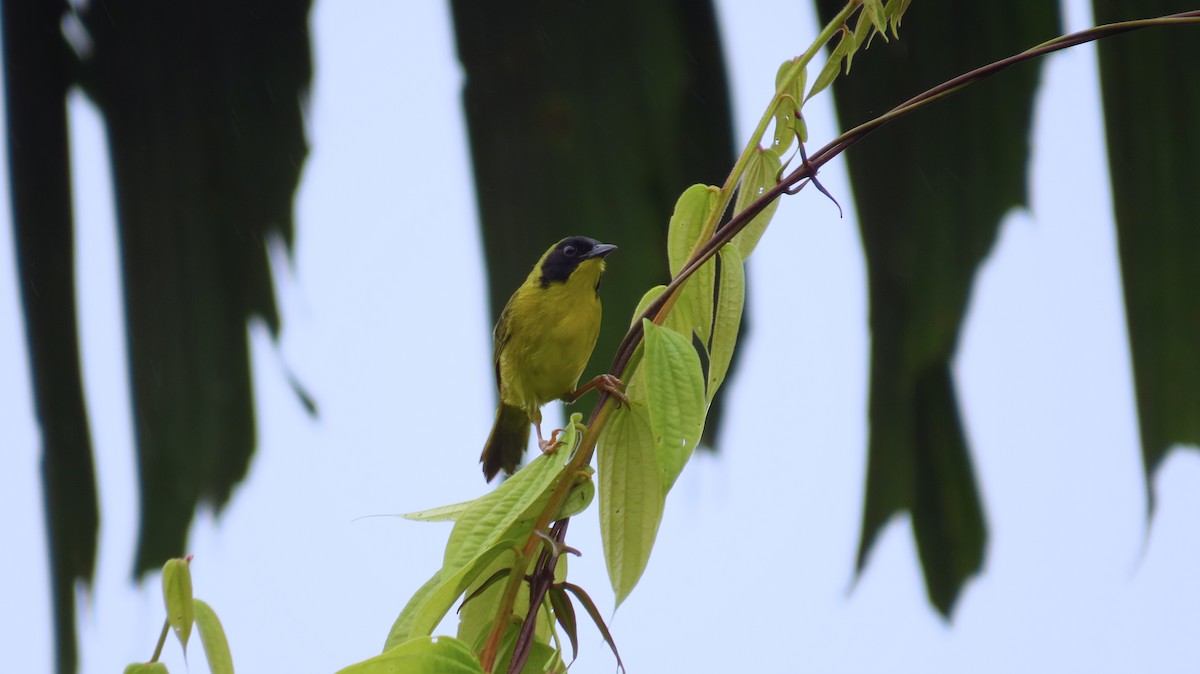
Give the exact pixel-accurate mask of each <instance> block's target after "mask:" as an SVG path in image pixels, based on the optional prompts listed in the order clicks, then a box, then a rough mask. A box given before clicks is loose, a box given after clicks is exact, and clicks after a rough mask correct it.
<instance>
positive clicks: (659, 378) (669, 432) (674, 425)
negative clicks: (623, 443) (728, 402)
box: [643, 321, 708, 494]
mask: <svg viewBox="0 0 1200 674" xmlns="http://www.w3.org/2000/svg"><path fill="white" fill-rule="evenodd" d="M643 326H644V329H645V331H646V356H645V361H644V363H643V365H644V369H645V373H646V374H645V385H646V399H647V403H648V405H647V407H648V410H649V415H648V416H649V420H650V428H651V432H652V434H653V438H654V444H655V453H656V455H657V456H658V463H659V466H660V467H661V469H662V490H663V494H666V493H667V492H668V491H669V490H670V489H671V486H672V485H674V484H675V479H676V478H677V477H679V473H680V472H681V471H682V470H683V467H684V465H686V464H687V461H688V459H689V458H691V456H692V450H694V449H695V448H696V443H698V442H699V441H700V434H701V433H702V432H703V431H704V414H705V412H706V411H707V409H708V406H707V401H706V399H705V397H704V375H703V373H702V371H701V368H700V357H699V356H698V355H697V354H696V349H695V348H693V347H692V343H691V341H690V340H688V339H685V338H684V337H683V336H681V335H679V334H678V333H676V332H673V331H671V330H665V329H663V328H660V327H658V326H657V325H654V324H653V323H651V322H650V321H644V322H643Z"/></svg>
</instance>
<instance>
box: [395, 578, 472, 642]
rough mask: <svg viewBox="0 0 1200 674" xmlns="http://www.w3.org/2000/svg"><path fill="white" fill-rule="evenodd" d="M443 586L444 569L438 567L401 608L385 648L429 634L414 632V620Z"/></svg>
mask: <svg viewBox="0 0 1200 674" xmlns="http://www.w3.org/2000/svg"><path fill="white" fill-rule="evenodd" d="M441 586H442V571H441V569H438V570H437V571H434V572H433V577H431V578H430V579H429V580H427V581H425V584H424V585H422V586H421V587H419V588H417V591H416V592H414V593H413V596H412V597H409V599H408V602H407V603H405V605H404V608H403V609H401V610H400V615H398V616H396V620H395V621H394V622H393V623H392V629H391V630H390V631H389V632H388V637H387V641H386V642H385V643H384V645H383V650H385V651H386V650H388V649H390V648H395V647H396V646H399V645H400V644H402V643H404V642H406V641H408V640H409V639H412V638H413V637H417V636H428V635H427V634H423V633H422V634H416V633H414V632H413V622H414V621H415V620H416V618H417V614H418V613H420V611H421V608H423V607H424V606H425V603H426V602H427V601H428V600H429V598H430V597H431V596H432V595H433V594H434V593H435V592H437V590H438V589H439V588H440V587H441ZM455 596H457V595H455ZM450 601H451V602H453V601H454V598H453V597H452V598H451V599H450ZM446 610H450V606H449V605H447V606H446ZM439 620H440V619H439Z"/></svg>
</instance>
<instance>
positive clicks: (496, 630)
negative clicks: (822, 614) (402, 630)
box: [480, 10, 1200, 672]
mask: <svg viewBox="0 0 1200 674" xmlns="http://www.w3.org/2000/svg"><path fill="white" fill-rule="evenodd" d="M839 16H840V15H839ZM847 16H848V15H847ZM1195 23H1200V10H1191V11H1187V12H1180V13H1178V14H1171V15H1168V16H1161V17H1156V18H1152V19H1139V20H1136V21H1122V22H1119V23H1110V24H1105V25H1102V26H1095V27H1093V28H1089V29H1087V30H1082V31H1078V32H1075V33H1069V34H1067V35H1062V36H1060V37H1057V38H1054V39H1053V40H1049V41H1047V42H1044V43H1042V44H1040V45H1037V46H1036V47H1032V48H1030V49H1027V50H1025V51H1023V52H1021V53H1019V54H1015V55H1013V56H1009V57H1007V58H1004V59H1001V60H999V61H994V62H992V63H990V64H988V65H985V66H981V67H979V68H976V69H974V70H971V71H969V72H966V73H963V74H962V75H959V76H958V77H955V78H953V79H951V80H947V81H945V82H943V83H942V84H939V85H937V86H935V87H933V88H931V89H928V90H926V91H925V92H923V93H921V94H918V95H916V96H914V97H912V98H910V99H909V100H907V101H905V102H904V103H901V104H900V105H898V106H896V107H895V108H892V109H891V110H890V111H888V112H887V113H885V114H884V115H882V116H880V117H877V118H875V119H873V120H871V121H869V122H866V123H863V124H860V125H858V126H856V127H854V128H853V129H850V130H849V131H846V132H844V133H842V134H841V135H840V136H838V137H837V138H835V139H833V140H832V141H830V142H829V143H827V144H826V145H825V146H824V147H822V148H821V149H820V150H818V151H817V152H815V153H813V154H812V155H811V156H809V157H808V159H807V160H806V161H804V162H802V163H801V164H800V166H798V167H796V168H795V169H794V170H792V172H790V173H789V174H788V175H787V176H786V177H784V178H783V179H782V180H780V181H779V183H778V184H776V185H775V186H774V187H772V188H771V189H769V190H767V191H766V192H764V193H763V195H762V196H760V197H759V198H758V199H755V200H754V201H753V202H751V203H750V204H749V205H748V206H747V207H746V209H745V210H743V211H742V212H741V213H738V214H736V215H734V216H733V217H732V218H730V219H729V221H728V222H726V223H725V224H724V225H722V226H721V227H718V228H716V229H715V230H714V231H713V233H712V236H711V237H709V238H708V240H707V241H705V242H704V243H703V245H700V246H699V247H697V249H696V250H695V251H694V252H693V253H692V255H691V257H690V258H689V259H688V263H687V264H686V265H684V267H683V269H681V270H680V271H679V273H678V274H677V275H676V276H675V278H673V279H671V282H670V283H669V284H668V285H667V287H666V289H665V290H664V291H663V292H662V294H661V295H659V296H658V298H656V299H655V300H654V301H653V302H651V303H650V305H649V306H647V307H646V309H645V311H643V312H642V314H641V315H640V316H638V317H637V319H636V320H634V322H633V325H632V326H631V327H630V329H629V332H627V333H625V337H624V339H622V340H621V344H620V345H619V346H618V347H617V355H616V357H615V358H614V359H613V363H612V366H611V367H610V368H609V374H612V375H614V376H620V375H621V373H622V371H623V370H624V369H625V367H626V366H627V365H628V364H629V360H630V358H632V356H633V353H634V350H635V349H636V348H637V345H638V343H639V342H640V341H641V339H642V337H643V334H642V332H643V331H642V319H644V318H649V319H651V320H652V321H653V322H654V323H655V324H661V323H662V321H663V319H664V318H665V317H666V309H667V308H668V307H669V303H670V302H671V301H672V299H671V298H672V296H673V295H674V294H675V291H676V290H678V288H679V286H681V285H682V284H683V283H684V282H685V281H686V280H687V279H688V278H689V277H691V275H692V274H694V273H695V272H696V270H697V269H699V268H700V267H701V266H702V265H703V264H704V263H705V262H707V261H708V260H710V259H712V257H713V256H714V255H716V254H717V251H719V250H720V249H721V247H722V246H724V245H725V244H727V243H729V242H730V241H731V240H732V239H733V237H734V235H736V234H737V233H738V232H740V231H742V229H744V228H745V227H746V225H747V224H749V223H750V221H751V220H752V219H753V218H754V216H756V215H758V214H759V213H760V212H761V211H762V210H763V209H765V208H766V207H767V206H768V205H770V204H771V202H773V201H775V199H777V198H779V197H780V196H781V195H783V194H785V193H786V194H795V193H796V192H798V191H799V190H800V189H802V188H803V187H804V186H805V185H807V184H808V182H810V181H812V180H813V179H814V178H815V177H816V175H817V171H818V170H820V168H821V167H822V166H824V165H825V164H827V163H829V162H830V161H831V160H832V159H833V158H834V157H836V156H837V155H839V154H841V153H842V152H845V151H846V149H847V148H849V147H850V146H852V145H854V144H855V143H857V142H858V141H860V140H862V139H863V138H865V137H866V136H868V135H869V134H871V133H872V132H874V131H876V130H877V129H879V128H880V127H882V126H884V125H885V124H887V123H888V122H891V121H894V120H896V119H898V118H900V117H903V116H904V115H907V114H909V113H911V112H914V111H916V110H919V109H920V108H923V107H925V106H926V105H930V104H931V103H934V102H935V101H938V100H941V99H942V98H945V97H947V96H950V95H952V94H955V93H958V92H959V91H962V90H963V89H966V88H967V87H969V86H971V85H973V84H975V83H977V82H979V81H981V80H983V79H986V78H988V77H991V76H993V75H995V74H997V73H999V72H1001V71H1003V70H1006V69H1008V68H1010V67H1012V66H1014V65H1017V64H1018V63H1023V62H1025V61H1029V60H1032V59H1035V58H1038V57H1041V56H1045V55H1047V54H1050V53H1053V52H1056V51H1060V50H1063V49H1067V48H1069V47H1074V46H1077V45H1081V44H1084V43H1087V42H1093V41H1095V40H1099V39H1102V38H1106V37H1112V36H1114V35H1120V34H1122V33H1128V32H1132V31H1135V30H1140V29H1143V28H1151V27H1163V26H1178V25H1187V24H1195ZM820 44H823V43H820ZM764 131H765V127H764ZM759 136H761V133H760V134H759ZM757 138H758V136H756V140H755V141H754V142H755V143H757ZM740 161H741V160H740V159H739V162H740ZM735 170H736V168H735ZM731 192H732V191H731ZM725 203H726V204H728V200H726V201H725ZM723 210H724V209H717V212H718V213H720V212H723ZM718 217H719V216H718ZM702 238H703V237H702ZM613 410H614V399H613V398H612V397H611V396H610V395H609V393H608V392H607V391H601V392H600V397H599V399H598V400H597V401H596V406H595V407H594V408H593V410H592V416H591V418H590V419H589V420H588V425H587V430H586V431H585V432H584V434H583V439H582V440H581V441H580V444H579V447H578V449H576V451H575V455H574V456H572V457H571V461H570V462H569V463H568V464H567V465H566V467H565V468H564V469H563V471H562V472H561V473H560V477H559V479H558V482H557V483H556V485H555V487H554V491H553V492H552V493H551V495H550V500H549V501H548V502H547V504H546V507H545V509H544V510H543V511H542V513H541V515H539V516H538V520H537V522H536V524H535V525H534V528H533V530H532V532H531V533H530V534H529V536H528V537H527V538H526V540H525V543H524V545H523V546H522V547H521V548H520V549H519V550H518V554H517V559H518V560H519V561H520V560H529V559H532V557H533V554H534V553H535V552H536V551H537V548H538V546H539V545H541V544H542V542H543V541H542V538H541V537H540V536H538V534H537V532H539V531H545V530H546V529H547V528H548V527H549V525H550V522H551V520H552V519H553V517H554V514H555V513H557V512H558V511H559V508H560V507H561V505H562V503H563V502H564V501H565V500H566V497H567V494H568V493H570V490H571V487H572V486H573V484H574V480H572V479H570V476H572V475H575V474H576V473H578V472H579V471H581V470H583V468H584V467H585V466H587V465H588V464H589V463H591V460H592V455H593V454H594V453H595V450H596V443H597V441H598V440H599V437H600V431H601V430H602V429H603V428H604V425H605V424H606V423H607V422H608V419H609V418H610V417H611V416H612V413H613ZM522 563H523V564H524V563H527V561H523V562H522ZM524 570H525V567H524V566H521V567H520V569H519V570H515V571H514V573H511V574H509V583H508V587H506V589H505V593H504V596H503V598H502V600H501V605H500V608H499V611H498V612H497V615H496V619H495V620H494V621H493V624H492V628H491V631H490V632H489V633H488V639H487V642H486V643H485V646H484V650H483V652H482V653H481V654H480V661H481V663H482V664H483V670H484V671H485V672H491V671H492V670H493V668H494V666H495V663H496V654H497V650H498V649H499V645H500V638H501V637H502V636H503V634H504V629H505V627H506V626H507V625H508V620H509V616H510V615H512V611H513V605H514V604H515V602H516V595H517V590H518V589H520V583H521V582H522V581H523V579H524ZM510 589H511V592H510V591H509V590H510ZM541 601H542V598H541V597H540V596H537V597H535V596H534V593H533V592H531V593H530V611H531V612H532V613H533V614H534V616H536V612H537V609H538V607H540V606H541ZM527 619H528V617H527ZM514 657H515V656H514Z"/></svg>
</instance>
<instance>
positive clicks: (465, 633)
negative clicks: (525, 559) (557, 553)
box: [457, 549, 536, 652]
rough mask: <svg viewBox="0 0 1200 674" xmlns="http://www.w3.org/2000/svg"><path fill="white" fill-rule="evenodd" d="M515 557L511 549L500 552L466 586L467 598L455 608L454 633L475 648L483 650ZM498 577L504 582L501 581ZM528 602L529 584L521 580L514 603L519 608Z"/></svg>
mask: <svg viewBox="0 0 1200 674" xmlns="http://www.w3.org/2000/svg"><path fill="white" fill-rule="evenodd" d="M515 559H516V557H515V554H514V553H513V552H512V550H511V549H510V550H506V551H504V552H502V553H501V554H500V555H497V556H496V558H495V559H494V560H492V562H491V563H490V564H488V565H487V567H485V568H484V569H482V570H481V572H480V573H479V576H478V578H477V580H475V581H473V582H471V584H470V585H468V586H467V588H466V592H465V594H466V596H467V599H465V600H464V602H465V603H464V604H463V605H462V607H461V608H460V609H459V611H458V630H457V637H458V638H459V639H461V640H462V641H463V643H465V644H467V645H469V646H471V648H472V649H473V650H475V651H476V652H479V651H482V650H483V643H484V641H485V640H486V639H487V634H488V631H489V630H490V629H491V627H492V621H494V620H495V619H496V610H497V609H498V608H499V607H500V600H501V599H502V598H503V595H504V587H505V585H507V578H508V575H509V573H511V572H512V566H513V563H514V561H515ZM535 562H536V559H534V560H531V561H530V563H529V564H528V565H526V569H525V573H528V572H529V570H530V569H531V568H532V566H533V564H534V563H535ZM501 579H504V580H505V582H500V580H501ZM472 595H474V596H472ZM528 605H529V586H528V585H527V584H526V583H522V584H521V588H520V591H519V592H518V594H517V598H516V601H515V602H514V603H513V607H514V608H516V609H518V610H520V609H521V608H522V607H526V606H528Z"/></svg>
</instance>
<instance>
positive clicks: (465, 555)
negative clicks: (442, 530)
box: [443, 413, 583, 571]
mask: <svg viewBox="0 0 1200 674" xmlns="http://www.w3.org/2000/svg"><path fill="white" fill-rule="evenodd" d="M582 418H583V415H581V414H579V413H575V414H572V415H571V422H570V423H568V424H567V427H566V428H565V429H563V432H562V435H561V436H560V439H561V440H562V444H561V445H559V447H558V449H557V450H555V452H554V453H553V454H544V453H543V454H541V455H539V456H538V457H537V458H535V459H534V460H533V461H531V462H530V463H529V465H528V466H526V467H525V468H523V469H521V470H520V471H518V472H517V474H516V475H513V476H512V477H510V478H509V479H507V480H505V481H504V482H503V483H501V485H500V486H499V487H497V488H496V489H495V490H493V491H492V492H490V493H488V494H486V495H484V496H483V497H481V498H478V499H476V500H475V501H473V502H472V503H471V505H470V507H468V508H467V509H466V510H465V511H463V512H462V513H461V514H460V515H459V517H458V521H457V522H455V523H454V529H453V530H452V531H451V532H450V540H449V541H447V543H446V554H445V557H444V561H443V568H444V569H446V570H448V571H452V570H454V569H457V568H459V567H461V566H463V565H465V564H469V563H471V561H472V560H473V559H474V558H475V557H476V556H477V555H478V554H480V553H481V552H482V551H484V550H487V549H489V548H491V547H492V546H493V545H495V544H496V543H498V542H500V541H504V540H514V539H518V538H523V537H524V536H525V535H527V534H528V533H529V531H530V530H531V529H532V528H533V524H534V520H536V519H537V515H538V514H539V513H538V512H531V511H535V510H538V509H537V508H535V507H534V506H535V505H536V504H537V503H539V502H541V501H544V500H545V499H546V498H548V497H549V493H550V491H551V490H552V489H553V488H554V484H555V482H556V481H557V479H558V477H559V474H560V473H561V472H562V467H563V464H564V463H566V461H567V459H569V458H570V456H571V452H573V451H574V449H575V444H576V443H577V441H578V431H577V430H576V428H575V424H577V423H579V420H580V419H582Z"/></svg>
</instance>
